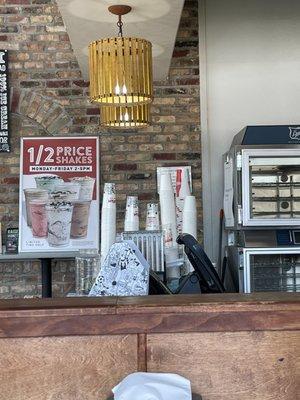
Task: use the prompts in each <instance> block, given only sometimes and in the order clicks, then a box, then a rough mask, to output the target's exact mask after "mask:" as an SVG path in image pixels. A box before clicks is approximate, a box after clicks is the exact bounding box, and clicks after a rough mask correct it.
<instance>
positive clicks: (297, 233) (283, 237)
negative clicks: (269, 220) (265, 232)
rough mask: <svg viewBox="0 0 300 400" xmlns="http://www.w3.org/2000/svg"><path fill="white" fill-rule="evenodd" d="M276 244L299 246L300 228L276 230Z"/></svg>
mask: <svg viewBox="0 0 300 400" xmlns="http://www.w3.org/2000/svg"><path fill="white" fill-rule="evenodd" d="M276 238H277V245H278V246H299V245H300V230H296V229H280V230H277V231H276Z"/></svg>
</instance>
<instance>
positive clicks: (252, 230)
mask: <svg viewBox="0 0 300 400" xmlns="http://www.w3.org/2000/svg"><path fill="white" fill-rule="evenodd" d="M224 218H225V229H226V232H227V246H226V249H225V254H226V257H227V262H228V264H227V270H226V271H227V273H226V286H227V288H228V289H231V290H238V291H240V292H245V293H250V292H255V291H289V292H300V126H295V125H292V126H285V125H281V126H247V127H246V128H244V129H243V130H242V131H241V132H239V133H238V134H237V135H236V136H235V137H234V139H233V142H232V145H231V148H230V150H229V151H228V152H227V153H226V154H225V155H224Z"/></svg>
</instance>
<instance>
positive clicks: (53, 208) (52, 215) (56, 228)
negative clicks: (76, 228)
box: [46, 201, 73, 247]
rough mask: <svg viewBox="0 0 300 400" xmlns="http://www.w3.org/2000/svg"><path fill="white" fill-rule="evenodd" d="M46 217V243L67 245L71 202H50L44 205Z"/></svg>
mask: <svg viewBox="0 0 300 400" xmlns="http://www.w3.org/2000/svg"><path fill="white" fill-rule="evenodd" d="M46 212H47V218H48V243H49V245H50V246H54V247H59V246H67V245H68V244H69V242H70V231H71V220H72V213H73V204H72V203H70V202H65V201H63V202H51V203H50V204H47V206H46Z"/></svg>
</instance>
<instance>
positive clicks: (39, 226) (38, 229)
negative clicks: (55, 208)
mask: <svg viewBox="0 0 300 400" xmlns="http://www.w3.org/2000/svg"><path fill="white" fill-rule="evenodd" d="M29 210H30V211H29V212H30V216H31V227H32V235H33V236H34V237H47V225H48V222H47V214H46V201H43V200H37V199H34V200H30V201H29Z"/></svg>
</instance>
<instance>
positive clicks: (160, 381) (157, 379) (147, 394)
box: [112, 372, 192, 400]
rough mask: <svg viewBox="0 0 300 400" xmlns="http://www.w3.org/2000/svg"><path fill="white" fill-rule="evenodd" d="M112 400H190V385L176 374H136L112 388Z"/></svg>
mask: <svg viewBox="0 0 300 400" xmlns="http://www.w3.org/2000/svg"><path fill="white" fill-rule="evenodd" d="M112 391H113V393H114V400H191V399H192V392H191V383H190V381H189V380H188V379H185V378H183V377H182V376H180V375H176V374H161V373H157V374H156V373H149V372H136V373H134V374H130V375H128V376H127V377H126V378H124V379H123V380H122V381H121V382H120V383H119V384H118V385H117V386H115V387H114V388H113V390H112Z"/></svg>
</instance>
